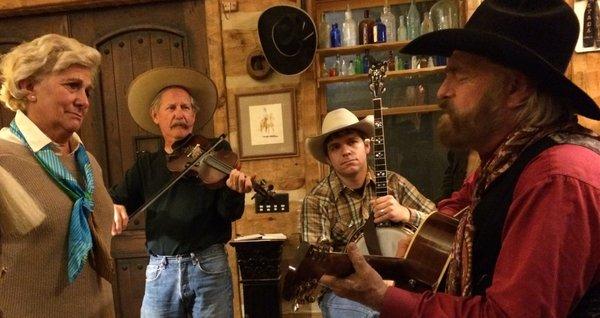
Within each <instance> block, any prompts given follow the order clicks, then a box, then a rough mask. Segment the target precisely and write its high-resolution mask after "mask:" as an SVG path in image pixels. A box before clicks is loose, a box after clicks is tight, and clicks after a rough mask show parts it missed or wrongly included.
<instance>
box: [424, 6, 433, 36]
mask: <svg viewBox="0 0 600 318" xmlns="http://www.w3.org/2000/svg"><path fill="white" fill-rule="evenodd" d="M429 32H433V21H431V14H430V13H429V11H428V12H425V14H423V22H421V35H423V34H425V33H429Z"/></svg>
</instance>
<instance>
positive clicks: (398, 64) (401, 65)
mask: <svg viewBox="0 0 600 318" xmlns="http://www.w3.org/2000/svg"><path fill="white" fill-rule="evenodd" d="M394 64H396V70H402V69H404V62H403V61H402V58H400V54H396V55H395V56H394Z"/></svg>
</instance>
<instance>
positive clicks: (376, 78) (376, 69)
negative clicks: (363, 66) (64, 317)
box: [369, 61, 388, 98]
mask: <svg viewBox="0 0 600 318" xmlns="http://www.w3.org/2000/svg"><path fill="white" fill-rule="evenodd" d="M387 63H388V62H387V61H383V62H376V63H373V64H372V65H371V67H370V68H369V89H370V90H371V93H372V94H373V97H375V98H377V97H380V96H381V94H383V93H385V86H384V84H383V78H384V77H385V71H386V70H387Z"/></svg>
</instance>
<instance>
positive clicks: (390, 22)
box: [381, 0, 396, 42]
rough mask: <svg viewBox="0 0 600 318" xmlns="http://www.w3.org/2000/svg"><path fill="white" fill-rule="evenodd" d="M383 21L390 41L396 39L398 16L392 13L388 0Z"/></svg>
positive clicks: (382, 15) (386, 0)
mask: <svg viewBox="0 0 600 318" xmlns="http://www.w3.org/2000/svg"><path fill="white" fill-rule="evenodd" d="M381 23H383V24H385V33H386V38H387V41H388V42H393V41H396V17H395V16H394V14H393V13H392V10H391V9H390V6H389V5H388V0H385V5H384V6H383V13H382V14H381Z"/></svg>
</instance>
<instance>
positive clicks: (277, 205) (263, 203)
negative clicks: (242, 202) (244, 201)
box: [254, 193, 290, 213]
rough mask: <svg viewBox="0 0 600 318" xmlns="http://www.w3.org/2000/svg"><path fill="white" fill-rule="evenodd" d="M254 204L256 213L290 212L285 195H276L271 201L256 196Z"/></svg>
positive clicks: (286, 195)
mask: <svg viewBox="0 0 600 318" xmlns="http://www.w3.org/2000/svg"><path fill="white" fill-rule="evenodd" d="M254 203H255V205H254V206H255V211H256V213H281V212H290V198H289V194H287V193H277V194H275V195H274V196H273V199H272V200H271V199H267V198H264V197H262V196H260V195H256V197H255V201H254Z"/></svg>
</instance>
